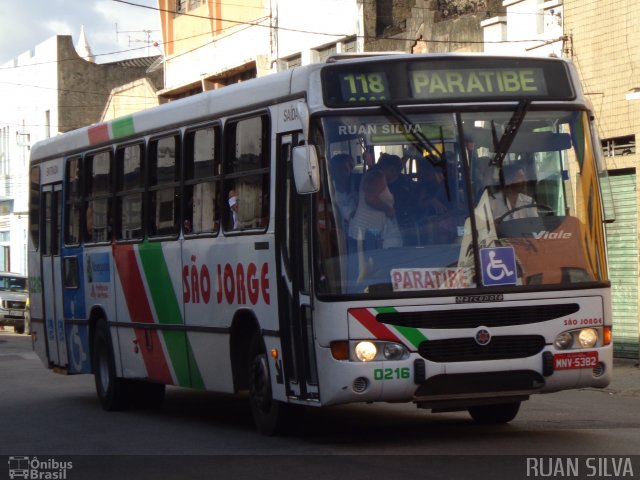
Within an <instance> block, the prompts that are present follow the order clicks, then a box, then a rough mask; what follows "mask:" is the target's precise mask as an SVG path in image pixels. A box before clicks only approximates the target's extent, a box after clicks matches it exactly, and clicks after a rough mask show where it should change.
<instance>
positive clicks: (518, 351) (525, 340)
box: [418, 335, 544, 362]
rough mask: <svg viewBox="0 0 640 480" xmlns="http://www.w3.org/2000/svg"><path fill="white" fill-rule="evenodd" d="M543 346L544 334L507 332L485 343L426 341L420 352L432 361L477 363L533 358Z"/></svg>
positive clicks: (456, 339) (420, 347) (462, 340)
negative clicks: (511, 333) (509, 333)
mask: <svg viewBox="0 0 640 480" xmlns="http://www.w3.org/2000/svg"><path fill="white" fill-rule="evenodd" d="M543 348H544V337H542V336H541V335H504V336H496V337H493V338H492V339H491V342H490V343H489V344H488V345H484V346H481V345H478V344H477V343H476V341H475V339H473V338H449V339H445V340H425V341H424V342H422V343H421V344H420V345H419V347H418V353H420V355H421V356H422V357H423V358H426V359H427V360H430V361H432V362H475V361H482V360H504V359H509V358H525V357H531V356H533V355H536V354H537V353H540V352H541V351H542V349H543Z"/></svg>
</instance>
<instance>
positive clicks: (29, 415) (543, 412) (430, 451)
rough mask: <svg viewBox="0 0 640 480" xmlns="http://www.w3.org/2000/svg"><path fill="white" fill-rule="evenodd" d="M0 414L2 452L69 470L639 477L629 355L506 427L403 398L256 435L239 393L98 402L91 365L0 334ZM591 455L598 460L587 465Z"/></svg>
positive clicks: (179, 474) (639, 392) (171, 474)
mask: <svg viewBox="0 0 640 480" xmlns="http://www.w3.org/2000/svg"><path fill="white" fill-rule="evenodd" d="M0 412H1V414H2V417H1V427H0V455H5V456H6V458H7V460H8V461H10V460H11V459H14V460H13V461H14V465H15V462H16V460H15V459H16V458H17V457H28V458H30V459H31V460H33V458H34V457H37V458H38V462H41V461H42V462H44V461H45V460H51V461H52V462H55V461H59V462H61V461H62V460H63V459H69V461H72V462H74V469H70V470H69V471H67V472H66V477H65V479H69V480H75V479H81V478H91V479H99V478H136V479H137V480H138V479H141V478H154V479H157V478H212V479H216V480H217V479H219V478H233V479H234V480H235V479H238V478H278V479H283V478H286V479H288V478H295V477H298V476H301V477H302V478H305V479H306V478H325V479H326V478H331V477H332V476H336V474H338V475H339V476H340V477H344V478H350V479H351V478H366V479H367V480H372V479H375V478H385V479H394V478H402V477H405V476H411V477H416V476H418V477H419V478H429V479H431V478H452V479H453V478H467V477H473V478H474V480H475V479H476V478H496V476H497V478H507V476H508V477H509V478H532V477H536V476H540V477H546V475H544V473H545V472H546V470H545V469H544V466H545V465H546V464H545V463H539V460H541V459H543V458H550V459H551V460H549V461H552V462H555V461H556V460H553V459H558V460H557V461H558V462H560V463H558V465H556V464H549V465H548V467H549V468H555V469H556V471H555V473H556V474H558V473H563V472H560V471H558V470H557V468H560V467H559V465H560V466H562V465H564V466H565V467H566V468H570V467H571V465H572V464H571V463H569V464H566V462H571V461H572V460H571V459H573V458H576V459H578V460H576V461H578V462H579V463H580V465H581V467H582V468H581V470H580V471H579V472H578V473H579V475H580V476H579V477H576V476H575V475H570V476H568V477H566V478H593V476H592V475H590V473H597V474H598V476H600V477H602V476H603V475H602V474H607V473H609V470H606V471H604V470H602V469H603V468H610V469H611V471H613V470H612V469H613V468H614V467H624V464H611V463H610V462H614V461H620V462H626V461H627V460H625V459H627V458H629V459H630V460H629V461H630V462H632V463H631V468H632V469H633V472H632V473H633V477H636V478H640V457H637V456H634V455H638V454H640V413H639V412H640V369H638V368H637V366H636V365H635V363H634V362H632V361H619V362H617V364H616V369H615V376H614V381H613V383H612V384H611V385H610V386H609V387H608V388H606V389H604V390H595V389H583V390H578V391H567V392H559V393H555V394H550V395H538V396H535V397H532V398H531V400H529V401H528V402H525V403H523V405H522V408H521V410H520V413H519V415H518V417H517V418H516V419H515V420H514V421H513V422H511V424H509V425H504V426H479V425H476V424H474V423H473V422H471V420H470V418H469V416H468V415H467V414H466V413H462V412H460V413H446V414H431V413H429V412H426V411H422V410H419V409H416V408H415V407H414V406H413V405H406V404H396V405H392V404H373V405H347V406H340V407H333V408H326V409H313V410H309V411H307V412H305V413H304V414H303V415H302V416H300V417H299V419H298V420H299V421H298V423H297V426H296V429H295V431H294V432H292V433H289V434H287V435H284V436H281V437H263V436H261V435H259V434H257V433H256V432H255V430H254V428H253V425H252V423H251V419H250V414H249V408H248V402H247V399H246V398H244V397H237V396H230V395H219V394H212V393H208V392H198V391H191V390H186V389H180V388H174V387H171V388H169V389H168V391H167V397H166V400H165V403H164V405H163V407H162V408H161V409H159V410H153V411H148V410H129V411H124V412H105V411H103V410H102V409H101V408H100V406H99V404H98V402H97V399H96V397H95V392H94V385H93V376H90V375H84V376H65V375H58V374H54V373H52V372H51V371H49V370H47V369H46V368H45V367H44V366H43V364H42V363H41V362H40V360H39V359H38V358H37V357H36V355H35V354H34V353H33V352H32V351H31V346H30V339H29V337H27V336H24V335H15V334H13V333H11V332H7V331H4V332H3V331H0ZM592 457H593V458H596V457H597V458H598V462H600V463H596V464H594V465H591V464H587V463H585V462H586V461H587V460H589V459H591V458H592ZM615 459H620V460H615ZM602 461H604V463H602ZM527 462H529V463H527ZM536 462H538V463H536ZM608 462H609V463H608ZM565 464H566V465H565ZM9 465H11V463H9ZM43 465H44V467H42V466H41V470H42V469H43V468H45V467H46V466H47V465H49V464H46V463H44V464H43ZM53 465H54V467H55V466H56V465H57V464H55V463H54V464H53ZM36 466H38V465H37V464H36ZM590 466H595V467H597V468H598V469H599V470H597V471H593V470H590V469H589V467H590ZM540 467H542V469H540ZM7 471H9V470H7ZM2 472H3V467H2V465H1V464H0V478H2V477H1V475H2ZM134 472H135V475H134ZM498 472H500V473H501V474H500V475H498ZM620 472H621V471H620ZM620 472H618V473H620ZM568 473H573V471H572V470H570V471H569V472H568ZM503 474H504V475H507V476H504V475H503ZM555 476H561V475H555ZM604 476H605V477H606V476H610V475H604ZM625 476H626V477H629V475H625ZM633 477H631V478H633ZM7 478H8V477H7ZM40 478H43V477H40Z"/></svg>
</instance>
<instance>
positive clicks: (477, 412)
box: [468, 402, 520, 425]
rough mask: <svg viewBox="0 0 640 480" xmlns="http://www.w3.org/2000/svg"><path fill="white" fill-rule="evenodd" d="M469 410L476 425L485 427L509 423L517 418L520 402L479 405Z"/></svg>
mask: <svg viewBox="0 0 640 480" xmlns="http://www.w3.org/2000/svg"><path fill="white" fill-rule="evenodd" d="M468 410H469V415H471V418H473V419H474V420H475V421H476V423H482V424H485V425H495V424H500V423H509V422H510V421H511V420H513V419H514V418H516V415H517V414H518V410H520V402H513V403H502V404H496V405H479V406H477V407H469V409H468Z"/></svg>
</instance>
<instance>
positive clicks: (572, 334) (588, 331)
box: [553, 328, 604, 350]
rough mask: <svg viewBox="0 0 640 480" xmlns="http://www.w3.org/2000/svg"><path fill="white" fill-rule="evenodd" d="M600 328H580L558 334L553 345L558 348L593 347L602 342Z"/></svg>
mask: <svg viewBox="0 0 640 480" xmlns="http://www.w3.org/2000/svg"><path fill="white" fill-rule="evenodd" d="M599 339H603V335H602V328H580V329H577V330H568V331H566V332H562V333H560V334H558V336H557V337H556V339H555V340H554V342H553V345H554V346H555V347H556V348H557V349H558V350H567V349H574V348H593V347H597V346H601V345H603V344H604V340H603V341H599Z"/></svg>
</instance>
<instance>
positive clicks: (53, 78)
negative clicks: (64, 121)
mask: <svg viewBox="0 0 640 480" xmlns="http://www.w3.org/2000/svg"><path fill="white" fill-rule="evenodd" d="M56 60H57V38H56V37H52V38H50V39H49V40H47V41H45V42H43V43H41V44H39V45H37V46H36V47H35V48H34V50H32V51H28V52H24V53H23V54H21V55H20V56H18V57H16V58H15V59H13V60H10V61H8V62H6V63H5V64H3V65H1V66H0V104H1V105H2V106H3V108H2V112H1V113H0V128H8V129H9V136H8V151H7V152H5V153H6V157H5V158H2V159H0V162H8V174H7V175H0V199H13V212H11V213H9V214H7V215H1V216H0V228H1V229H3V230H4V229H8V230H9V232H10V240H9V241H2V242H0V245H2V246H9V247H10V250H11V259H10V262H11V270H12V271H14V272H18V273H24V274H26V273H27V268H26V267H27V260H26V239H27V229H28V207H29V206H28V202H29V195H28V165H29V151H30V150H29V148H30V145H33V143H34V142H36V141H38V140H41V139H43V138H45V137H46V135H47V132H48V131H50V132H51V135H55V134H56V132H57V123H58V118H57V112H58V106H57V98H58V97H57V78H58V76H57V68H58V64H57V62H56ZM46 111H49V112H50V114H49V119H50V120H49V121H50V123H51V125H50V127H49V128H47V125H46V123H47V115H46ZM17 133H21V134H24V135H23V136H21V138H22V139H26V138H27V137H26V135H28V145H25V146H20V145H18V143H17V138H16V134H17Z"/></svg>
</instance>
